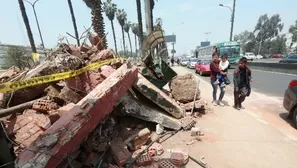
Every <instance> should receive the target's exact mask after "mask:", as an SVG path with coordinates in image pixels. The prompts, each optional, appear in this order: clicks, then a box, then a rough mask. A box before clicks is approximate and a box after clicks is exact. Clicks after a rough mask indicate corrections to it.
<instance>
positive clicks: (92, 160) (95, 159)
mask: <svg viewBox="0 0 297 168" xmlns="http://www.w3.org/2000/svg"><path fill="white" fill-rule="evenodd" d="M99 162H100V154H99V153H97V152H91V153H90V154H89V156H88V159H87V161H86V163H85V164H86V165H88V166H92V167H94V166H97V165H98V163H99Z"/></svg>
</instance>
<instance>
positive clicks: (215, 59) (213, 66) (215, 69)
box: [210, 52, 227, 106]
mask: <svg viewBox="0 0 297 168" xmlns="http://www.w3.org/2000/svg"><path fill="white" fill-rule="evenodd" d="M219 63H220V61H219V56H218V54H217V53H216V52H214V53H213V54H212V62H211V63H210V83H211V86H212V89H213V91H212V98H213V99H212V100H213V101H212V104H213V105H214V106H217V105H221V106H224V105H225V104H224V103H223V102H222V100H223V98H224V95H225V88H224V87H219V85H218V84H217V83H216V80H217V75H218V74H221V75H226V74H227V73H226V72H222V71H221V70H220V66H219ZM218 87H219V88H220V96H219V100H217V90H218Z"/></svg>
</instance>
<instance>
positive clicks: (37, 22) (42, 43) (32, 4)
mask: <svg viewBox="0 0 297 168" xmlns="http://www.w3.org/2000/svg"><path fill="white" fill-rule="evenodd" d="M24 1H26V2H28V3H29V4H30V5H31V6H32V9H33V12H34V16H35V20H36V24H37V28H38V32H39V36H40V40H41V45H42V47H43V49H45V47H44V42H43V38H42V34H41V30H40V26H39V21H38V18H37V14H36V10H35V4H36V3H37V2H38V1H39V0H35V1H34V2H33V3H31V2H30V1H28V0H24Z"/></svg>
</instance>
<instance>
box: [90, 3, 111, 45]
mask: <svg viewBox="0 0 297 168" xmlns="http://www.w3.org/2000/svg"><path fill="white" fill-rule="evenodd" d="M92 6H93V9H92V13H91V14H92V25H93V29H94V32H96V33H97V34H98V36H99V37H100V39H101V40H102V42H103V46H104V48H107V40H106V37H105V25H104V19H103V15H102V2H101V0H98V1H97V0H96V1H93V5H92Z"/></svg>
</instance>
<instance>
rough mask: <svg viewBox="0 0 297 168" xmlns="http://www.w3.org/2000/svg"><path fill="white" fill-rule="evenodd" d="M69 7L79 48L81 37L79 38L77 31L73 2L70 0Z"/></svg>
mask: <svg viewBox="0 0 297 168" xmlns="http://www.w3.org/2000/svg"><path fill="white" fill-rule="evenodd" d="M68 7H69V10H70V15H71V19H72V24H73V28H74V33H75V38H76V43H77V45H78V46H80V42H79V37H78V30H77V25H76V19H75V15H74V10H73V6H72V2H71V0H68Z"/></svg>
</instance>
